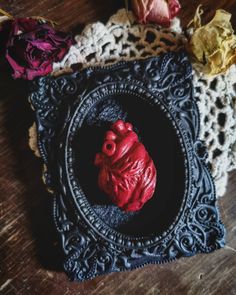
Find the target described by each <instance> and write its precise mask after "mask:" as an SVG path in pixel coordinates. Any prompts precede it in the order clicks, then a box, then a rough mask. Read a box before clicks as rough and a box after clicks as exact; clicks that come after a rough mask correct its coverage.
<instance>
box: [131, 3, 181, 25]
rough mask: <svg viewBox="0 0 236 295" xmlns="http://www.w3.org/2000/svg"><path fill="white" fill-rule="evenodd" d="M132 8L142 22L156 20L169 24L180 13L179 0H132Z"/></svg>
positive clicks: (161, 23) (159, 22) (158, 22)
mask: <svg viewBox="0 0 236 295" xmlns="http://www.w3.org/2000/svg"><path fill="white" fill-rule="evenodd" d="M131 4H132V8H133V10H134V13H135V14H136V16H137V18H138V20H139V21H140V22H141V23H144V24H145V23H147V22H154V23H157V24H160V25H164V26H169V25H170V21H171V20H172V19H173V18H174V17H175V16H176V15H177V14H178V12H179V10H180V4H179V1H178V0H131Z"/></svg>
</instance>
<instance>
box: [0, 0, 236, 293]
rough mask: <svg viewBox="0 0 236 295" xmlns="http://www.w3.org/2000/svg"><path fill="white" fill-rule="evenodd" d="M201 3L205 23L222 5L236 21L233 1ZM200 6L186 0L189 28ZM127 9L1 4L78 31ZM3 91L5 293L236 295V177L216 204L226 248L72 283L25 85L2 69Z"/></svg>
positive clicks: (58, 2)
mask: <svg viewBox="0 0 236 295" xmlns="http://www.w3.org/2000/svg"><path fill="white" fill-rule="evenodd" d="M201 3H202V4H203V5H204V6H205V8H206V20H207V19H209V18H210V17H211V16H212V15H213V11H214V9H216V8H224V9H227V10H228V11H231V12H232V13H233V15H234V18H233V22H235V19H236V3H235V1H234V0H219V1H214V2H212V1H210V0H203V1H201ZM199 4H200V1H193V0H185V1H184V0H182V6H183V9H182V12H181V18H182V23H183V25H186V24H187V23H188V22H189V21H190V19H191V18H192V16H193V14H194V11H195V9H196V7H197V6H198V5H199ZM123 6H124V3H123V1H109V0H103V1H95V0H67V1H64V0H39V1H33V0H8V1H7V0H0V7H1V8H3V9H5V10H7V11H8V12H10V13H11V14H13V15H15V16H30V15H40V16H43V17H46V18H49V19H53V20H55V21H57V22H58V23H59V27H60V28H61V29H63V30H72V31H73V32H79V31H80V30H81V29H82V28H83V27H84V25H85V24H87V23H89V22H93V21H97V20H106V19H107V18H108V17H109V15H111V14H112V13H114V12H115V11H116V10H117V9H118V8H119V7H123ZM0 86H1V94H0V126H1V127H0V198H1V203H0V217H1V223H0V294H17V295H21V294H22V295H27V294H30V295H32V294H43V295H44V294H53V295H54V294H55V295H56V294H149V295H151V294H227V295H228V294H236V281H235V273H236V218H235V212H236V172H234V173H231V175H230V179H229V186H228V190H227V193H226V195H225V196H224V197H223V198H222V199H220V200H219V202H218V205H219V208H220V211H221V215H222V219H223V221H224V223H225V225H226V228H227V245H226V247H225V248H224V249H222V250H219V251H216V252H214V253H212V254H208V255H198V256H195V257H192V258H183V259H180V260H178V261H176V262H174V263H170V264H166V265H151V266H147V267H145V268H143V269H138V270H135V271H132V272H126V273H118V274H111V275H108V276H105V277H99V278H96V279H94V280H92V281H88V282H85V283H80V284H78V283H71V282H68V279H67V277H66V276H65V275H64V274H63V273H62V272H60V265H59V263H58V259H57V257H58V256H59V255H60V251H59V249H58V246H57V242H56V237H55V232H54V227H53V224H52V222H51V220H50V210H51V208H50V197H49V196H48V195H47V193H46V191H45V188H44V186H43V185H42V182H41V163H40V160H38V159H37V158H35V157H34V156H33V154H32V152H31V151H30V150H29V147H28V144H27V142H28V128H29V127H30V126H31V124H32V122H33V113H32V111H31V110H30V108H29V105H28V102H27V84H26V83H23V82H22V81H13V80H12V79H11V78H10V75H9V73H8V72H7V68H6V67H5V66H4V65H1V67H0Z"/></svg>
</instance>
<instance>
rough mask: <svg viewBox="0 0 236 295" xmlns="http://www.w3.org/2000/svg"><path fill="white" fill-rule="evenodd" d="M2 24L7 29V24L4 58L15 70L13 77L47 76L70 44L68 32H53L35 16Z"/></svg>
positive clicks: (70, 38)
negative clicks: (34, 17)
mask: <svg viewBox="0 0 236 295" xmlns="http://www.w3.org/2000/svg"><path fill="white" fill-rule="evenodd" d="M4 27H5V28H7V31H8V32H9V27H10V33H8V38H7V39H8V41H7V43H6V59H7V60H8V62H9V63H10V65H11V67H12V69H13V71H14V73H13V78H23V79H27V80H32V79H34V78H35V77H37V76H44V75H47V74H48V73H50V72H51V71H52V69H53V68H52V64H53V62H57V61H60V60H61V59H62V58H63V57H64V55H65V54H66V53H67V51H68V48H69V47H70V45H71V44H72V37H71V35H68V34H66V33H64V32H60V31H55V30H54V29H53V28H52V27H51V26H49V25H48V24H46V23H42V22H40V21H38V20H36V19H32V18H18V19H14V20H9V21H6V22H5V24H4V26H3V29H4ZM4 32H5V31H4V30H3V31H2V33H4Z"/></svg>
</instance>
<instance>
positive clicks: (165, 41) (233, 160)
mask: <svg viewBox="0 0 236 295" xmlns="http://www.w3.org/2000/svg"><path fill="white" fill-rule="evenodd" d="M75 39H76V44H75V45H73V46H72V47H71V48H70V50H69V52H68V54H67V55H66V56H65V58H64V59H63V61H62V62H60V63H55V64H54V74H57V73H60V72H61V71H62V72H63V71H67V70H68V69H70V68H71V67H72V65H73V64H80V65H81V66H82V67H88V66H95V65H104V64H108V63H114V62H117V61H120V60H131V59H138V58H145V57H148V56H156V55H159V54H161V53H163V52H167V51H173V50H177V49H178V48H180V47H181V46H183V45H184V43H185V42H186V39H185V37H184V34H183V32H182V29H181V27H180V21H179V19H177V18H175V19H174V20H173V22H172V25H171V27H170V28H169V29H166V28H159V27H157V26H154V25H150V24H149V25H141V24H138V23H137V22H136V20H135V17H134V16H133V14H132V13H131V12H129V13H127V12H126V10H125V9H121V10H119V11H118V12H117V13H116V14H114V15H113V16H112V17H111V18H110V19H109V21H108V22H107V24H103V23H101V22H97V23H94V24H90V25H88V26H86V28H85V29H84V31H83V32H82V33H81V35H78V36H76V37H75ZM193 83H194V87H195V98H196V101H197V104H198V107H199V110H200V114H201V131H200V138H201V139H202V140H204V141H205V142H206V145H207V148H208V153H209V158H208V161H209V165H210V167H211V170H212V175H213V177H214V179H215V184H216V191H217V195H218V196H222V195H223V194H224V193H225V189H226V184H227V177H228V172H229V171H230V170H233V169H235V168H236V66H235V65H233V66H232V67H231V68H230V70H229V71H228V72H227V73H226V74H224V75H219V76H217V77H213V78H208V77H206V76H204V75H203V74H200V73H198V72H196V71H193Z"/></svg>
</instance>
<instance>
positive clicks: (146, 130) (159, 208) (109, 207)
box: [73, 94, 185, 237]
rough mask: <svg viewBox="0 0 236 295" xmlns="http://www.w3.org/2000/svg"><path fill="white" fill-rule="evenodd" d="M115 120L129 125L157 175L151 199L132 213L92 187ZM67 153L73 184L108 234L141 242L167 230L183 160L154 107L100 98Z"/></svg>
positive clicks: (180, 189)
mask: <svg viewBox="0 0 236 295" xmlns="http://www.w3.org/2000/svg"><path fill="white" fill-rule="evenodd" d="M134 99H135V101H134ZM144 114H145V116H144ZM97 118H99V119H97ZM117 119H123V120H124V119H125V120H126V121H127V122H130V123H132V124H133V126H134V129H135V131H136V132H137V133H138V135H139V138H140V140H141V142H142V143H143V144H144V146H145V147H146V149H147V151H148V152H149V154H150V155H151V157H152V159H153V161H154V163H155V166H156V169H157V185H156V190H155V193H154V196H153V198H152V199H151V200H149V201H148V202H147V203H146V204H145V205H144V207H143V208H142V209H141V210H140V211H138V212H130V213H125V212H123V211H121V210H120V209H119V208H118V207H116V206H115V205H113V204H112V203H111V202H110V200H109V197H108V196H107V195H106V194H105V193H103V192H101V190H99V188H98V184H97V182H98V169H97V168H96V167H95V166H94V158H95V154H96V153H97V152H99V151H100V150H101V146H102V143H103V137H104V134H105V131H107V130H108V129H109V126H110V125H111V122H114V121H116V120H117ZM73 150H74V154H75V159H76V160H75V161H74V171H76V176H77V178H78V183H79V184H80V186H81V188H82V189H83V191H84V193H85V195H86V198H87V199H88V201H89V203H90V205H91V206H92V208H93V210H94V211H95V212H96V214H97V215H98V217H99V218H100V219H101V220H102V221H103V222H105V223H106V224H107V225H109V226H110V227H111V228H113V229H116V230H117V231H118V232H121V233H124V234H128V235H132V236H137V237H141V236H149V235H159V234H161V233H162V232H163V231H165V230H167V229H168V227H169V226H170V225H171V224H172V222H173V221H174V219H175V217H176V216H177V214H178V212H179V210H180V207H181V204H182V201H183V197H184V179H185V175H184V159H183V155H182V151H181V146H180V143H179V140H178V137H177V135H176V134H175V130H174V128H173V126H172V124H171V122H170V120H169V119H168V118H167V117H166V115H165V114H164V113H163V111H161V110H160V108H159V107H158V106H155V107H153V106H152V105H149V104H148V103H147V102H145V101H142V100H141V99H137V98H136V97H135V96H132V95H127V94H120V95H113V96H109V97H106V98H105V99H104V100H102V101H100V102H99V103H97V104H95V105H94V106H93V107H92V108H91V109H90V111H89V112H88V114H87V116H86V118H85V120H84V122H83V125H82V127H81V128H80V129H79V131H78V132H77V136H75V140H74V143H73Z"/></svg>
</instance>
